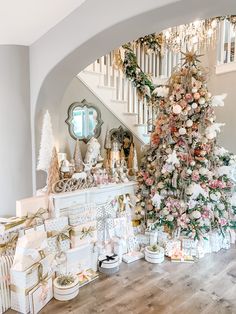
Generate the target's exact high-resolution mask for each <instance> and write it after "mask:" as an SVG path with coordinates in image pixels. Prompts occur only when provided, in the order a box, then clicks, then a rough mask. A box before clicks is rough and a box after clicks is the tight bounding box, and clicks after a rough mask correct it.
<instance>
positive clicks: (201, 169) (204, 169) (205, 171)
mask: <svg viewBox="0 0 236 314" xmlns="http://www.w3.org/2000/svg"><path fill="white" fill-rule="evenodd" d="M199 173H200V174H201V175H202V176H205V175H206V174H207V173H208V169H207V168H204V167H201V168H200V169H199Z"/></svg>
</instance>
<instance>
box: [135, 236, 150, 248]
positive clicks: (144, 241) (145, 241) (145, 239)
mask: <svg viewBox="0 0 236 314" xmlns="http://www.w3.org/2000/svg"><path fill="white" fill-rule="evenodd" d="M135 238H136V241H137V242H138V243H139V245H140V246H146V245H149V243H150V238H149V235H147V234H136V236H135Z"/></svg>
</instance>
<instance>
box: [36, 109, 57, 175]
mask: <svg viewBox="0 0 236 314" xmlns="http://www.w3.org/2000/svg"><path fill="white" fill-rule="evenodd" d="M53 147H54V138H53V133H52V122H51V117H50V114H49V112H48V110H47V111H46V112H45V115H44V118H43V126H42V132H41V142H40V149H39V156H38V165H37V170H42V171H45V172H46V173H48V169H49V165H50V161H51V157H52V150H53Z"/></svg>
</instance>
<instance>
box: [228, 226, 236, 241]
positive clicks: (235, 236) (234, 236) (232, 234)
mask: <svg viewBox="0 0 236 314" xmlns="http://www.w3.org/2000/svg"><path fill="white" fill-rule="evenodd" d="M229 234H230V243H232V244H234V243H235V242H236V234H235V230H234V229H229Z"/></svg>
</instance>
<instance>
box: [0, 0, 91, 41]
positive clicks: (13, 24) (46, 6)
mask: <svg viewBox="0 0 236 314" xmlns="http://www.w3.org/2000/svg"><path fill="white" fill-rule="evenodd" d="M85 1H86V0H0V45H8V44H9V45H31V44H32V43H33V42H35V41H36V40H37V39H39V38H40V37H41V36H42V35H44V34H45V33H46V32H47V31H49V30H50V29H51V28H52V27H54V26H55V25H56V24H57V23H58V22H60V21H61V20H62V19H64V18H65V17H66V16H67V15H69V14H70V13H71V12H73V11H74V10H75V9H76V8H78V7H79V6H80V5H81V4H82V3H83V2H85Z"/></svg>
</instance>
